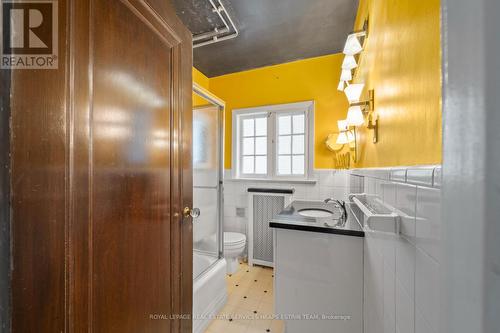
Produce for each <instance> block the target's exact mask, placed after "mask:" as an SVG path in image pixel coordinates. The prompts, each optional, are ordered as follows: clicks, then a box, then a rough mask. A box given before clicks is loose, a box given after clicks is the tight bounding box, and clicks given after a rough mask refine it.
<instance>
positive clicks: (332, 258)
mask: <svg viewBox="0 0 500 333" xmlns="http://www.w3.org/2000/svg"><path fill="white" fill-rule="evenodd" d="M274 265H275V266H274V267H275V272H274V284H275V289H274V290H275V295H274V297H275V312H276V314H278V315H280V316H282V317H283V318H284V319H285V332H286V333H362V332H363V236H359V235H358V236H353V235H346V234H334V233H331V231H329V232H325V233H323V232H312V231H305V230H293V229H290V228H288V229H287V228H286V227H275V228H274ZM335 316H337V317H335Z"/></svg>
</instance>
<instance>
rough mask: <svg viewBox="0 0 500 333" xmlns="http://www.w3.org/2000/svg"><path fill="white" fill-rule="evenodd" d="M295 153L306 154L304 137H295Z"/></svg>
mask: <svg viewBox="0 0 500 333" xmlns="http://www.w3.org/2000/svg"><path fill="white" fill-rule="evenodd" d="M293 153H294V154H304V135H294V136H293Z"/></svg>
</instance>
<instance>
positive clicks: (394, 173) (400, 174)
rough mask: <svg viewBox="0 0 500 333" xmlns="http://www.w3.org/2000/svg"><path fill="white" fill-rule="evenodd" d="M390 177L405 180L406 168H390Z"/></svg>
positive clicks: (399, 180)
mask: <svg viewBox="0 0 500 333" xmlns="http://www.w3.org/2000/svg"><path fill="white" fill-rule="evenodd" d="M390 179H391V181H395V182H406V169H397V168H396V169H392V170H391V175H390Z"/></svg>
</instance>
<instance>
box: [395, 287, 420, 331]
mask: <svg viewBox="0 0 500 333" xmlns="http://www.w3.org/2000/svg"><path fill="white" fill-rule="evenodd" d="M396 332H397V333H414V332H415V300H414V299H413V298H412V297H410V295H408V294H407V293H406V291H405V288H403V286H402V285H401V283H400V282H399V281H398V279H397V278H396Z"/></svg>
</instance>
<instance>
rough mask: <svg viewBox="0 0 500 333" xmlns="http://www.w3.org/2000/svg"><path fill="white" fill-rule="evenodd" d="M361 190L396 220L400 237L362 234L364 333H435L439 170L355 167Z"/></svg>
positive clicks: (356, 180)
mask: <svg viewBox="0 0 500 333" xmlns="http://www.w3.org/2000/svg"><path fill="white" fill-rule="evenodd" d="M351 174H352V175H353V176H351V178H353V177H356V179H353V180H352V183H356V182H358V181H359V177H364V180H363V184H364V192H366V193H370V194H376V195H378V196H379V197H380V198H381V199H383V200H384V201H385V202H386V203H388V204H389V205H391V206H393V207H394V208H395V210H396V211H397V212H398V213H399V214H400V215H401V216H402V225H401V234H400V235H395V236H387V235H381V234H377V233H373V232H370V233H366V237H365V249H364V267H365V271H364V294H365V303H364V320H365V323H364V333H379V332H384V333H392V332H395V333H424V332H426V333H438V332H439V324H440V323H439V313H440V312H439V305H440V304H441V303H440V284H439V276H440V271H439V270H440V258H441V256H440V253H441V236H440V232H441V228H440V224H441V198H440V195H441V193H440V192H441V191H440V189H439V188H440V184H441V180H440V177H441V172H440V167H436V168H434V167H430V166H425V167H421V168H420V167H411V168H403V167H399V168H394V169H386V168H384V169H359V170H353V171H352V172H351Z"/></svg>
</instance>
